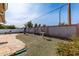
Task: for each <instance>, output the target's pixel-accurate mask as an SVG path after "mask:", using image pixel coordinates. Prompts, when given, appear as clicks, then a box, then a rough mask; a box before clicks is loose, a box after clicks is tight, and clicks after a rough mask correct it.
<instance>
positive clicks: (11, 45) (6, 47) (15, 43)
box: [0, 34, 25, 56]
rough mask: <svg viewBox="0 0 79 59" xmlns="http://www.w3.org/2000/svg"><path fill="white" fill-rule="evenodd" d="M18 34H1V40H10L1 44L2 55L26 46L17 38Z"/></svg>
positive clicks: (0, 51)
mask: <svg viewBox="0 0 79 59" xmlns="http://www.w3.org/2000/svg"><path fill="white" fill-rule="evenodd" d="M16 35H17V34H2V35H0V42H8V43H6V44H0V56H7V55H10V54H12V53H14V52H16V51H18V50H20V49H22V48H24V47H25V44H24V43H23V42H22V41H20V40H18V39H16Z"/></svg>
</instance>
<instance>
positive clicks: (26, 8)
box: [6, 3, 38, 26]
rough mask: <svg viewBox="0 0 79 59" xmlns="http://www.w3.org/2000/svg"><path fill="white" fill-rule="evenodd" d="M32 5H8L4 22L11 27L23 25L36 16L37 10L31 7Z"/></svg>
mask: <svg viewBox="0 0 79 59" xmlns="http://www.w3.org/2000/svg"><path fill="white" fill-rule="evenodd" d="M32 6H33V5H32V4H24V3H8V10H7V11H6V22H7V24H11V25H20V26H21V25H23V24H24V23H26V22H27V21H29V20H32V19H33V18H35V17H36V16H37V9H38V6H37V7H36V8H33V7H32Z"/></svg>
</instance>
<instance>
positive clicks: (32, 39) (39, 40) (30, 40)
mask: <svg viewBox="0 0 79 59" xmlns="http://www.w3.org/2000/svg"><path fill="white" fill-rule="evenodd" d="M16 39H19V40H21V41H22V42H24V43H25V44H26V48H28V50H27V51H26V52H24V53H23V54H21V55H23V56H56V55H57V54H56V47H57V43H59V42H66V40H64V39H63V40H61V39H58V38H52V37H41V36H40V35H33V34H18V35H16Z"/></svg>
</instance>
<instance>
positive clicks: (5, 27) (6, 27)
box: [0, 25, 16, 29]
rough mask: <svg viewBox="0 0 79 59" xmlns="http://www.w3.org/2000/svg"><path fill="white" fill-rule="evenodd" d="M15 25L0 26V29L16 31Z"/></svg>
mask: <svg viewBox="0 0 79 59" xmlns="http://www.w3.org/2000/svg"><path fill="white" fill-rule="evenodd" d="M15 28H16V27H15V26H14V25H0V29H15Z"/></svg>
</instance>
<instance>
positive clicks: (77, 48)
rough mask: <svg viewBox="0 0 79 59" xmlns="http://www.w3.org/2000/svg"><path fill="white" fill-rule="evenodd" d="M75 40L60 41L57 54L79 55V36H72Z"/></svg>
mask: <svg viewBox="0 0 79 59" xmlns="http://www.w3.org/2000/svg"><path fill="white" fill-rule="evenodd" d="M72 39H73V41H69V42H63V43H58V47H57V55H60V56H77V55H78V56H79V40H78V39H79V38H78V37H74V38H72Z"/></svg>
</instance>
